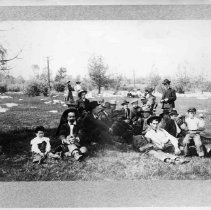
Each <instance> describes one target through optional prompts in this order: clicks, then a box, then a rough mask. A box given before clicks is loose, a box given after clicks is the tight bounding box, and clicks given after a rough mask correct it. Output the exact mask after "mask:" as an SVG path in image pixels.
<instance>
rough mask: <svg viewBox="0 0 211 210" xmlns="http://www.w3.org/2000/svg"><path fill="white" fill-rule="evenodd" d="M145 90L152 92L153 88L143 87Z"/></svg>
mask: <svg viewBox="0 0 211 210" xmlns="http://www.w3.org/2000/svg"><path fill="white" fill-rule="evenodd" d="M144 90H145V92H152V91H153V88H151V87H145V89H144Z"/></svg>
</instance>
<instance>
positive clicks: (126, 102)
mask: <svg viewBox="0 0 211 210" xmlns="http://www.w3.org/2000/svg"><path fill="white" fill-rule="evenodd" d="M125 104H129V102H128V101H127V100H124V101H123V102H122V103H121V105H125Z"/></svg>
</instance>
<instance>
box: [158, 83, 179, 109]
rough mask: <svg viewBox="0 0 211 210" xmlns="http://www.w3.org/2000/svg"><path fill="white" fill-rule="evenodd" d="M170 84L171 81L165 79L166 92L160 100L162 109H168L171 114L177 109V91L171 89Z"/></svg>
mask: <svg viewBox="0 0 211 210" xmlns="http://www.w3.org/2000/svg"><path fill="white" fill-rule="evenodd" d="M170 83H171V81H169V80H168V79H165V80H164V81H163V83H162V84H163V85H164V92H163V95H162V98H161V100H160V102H161V103H162V109H163V110H165V109H166V110H168V111H169V112H171V111H172V110H173V109H174V108H175V101H176V99H177V97H176V91H175V90H174V89H172V88H171V87H170Z"/></svg>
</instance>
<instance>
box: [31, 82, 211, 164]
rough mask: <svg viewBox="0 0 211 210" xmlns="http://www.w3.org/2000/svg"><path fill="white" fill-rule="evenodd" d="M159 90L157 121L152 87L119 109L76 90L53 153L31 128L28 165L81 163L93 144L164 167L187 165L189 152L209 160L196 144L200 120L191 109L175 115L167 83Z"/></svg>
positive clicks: (202, 124)
mask: <svg viewBox="0 0 211 210" xmlns="http://www.w3.org/2000/svg"><path fill="white" fill-rule="evenodd" d="M163 85H164V89H165V90H164V92H163V95H162V98H161V101H160V102H161V103H162V109H163V113H161V114H160V115H156V108H157V105H158V103H157V102H156V97H155V96H154V95H153V94H152V93H153V88H151V87H146V88H145V93H144V95H143V96H141V97H140V98H138V99H134V100H132V101H131V102H129V101H127V100H124V101H123V102H122V103H121V106H122V107H121V108H118V109H117V102H116V101H115V100H111V101H104V100H102V101H100V102H98V101H89V100H88V99H87V98H86V94H87V91H86V90H79V91H78V99H77V100H76V101H72V102H71V103H70V104H69V107H68V109H67V110H65V111H64V112H63V114H62V116H61V119H60V124H59V126H58V129H57V133H56V135H57V137H58V139H59V142H60V144H59V146H58V147H56V148H54V149H51V145H50V140H49V138H46V137H44V128H43V127H42V126H39V127H37V128H36V138H34V139H33V140H32V141H31V145H32V147H31V151H32V154H33V162H38V163H41V162H42V160H44V159H45V158H46V157H50V158H61V157H63V156H67V157H68V156H69V157H73V158H74V159H75V160H78V161H81V160H83V158H84V157H85V155H86V154H88V153H89V150H90V148H91V147H92V146H93V145H95V144H102V145H103V144H115V145H119V144H124V145H128V146H131V147H132V148H134V149H135V150H136V151H139V152H141V153H145V152H147V153H149V154H150V155H153V156H154V157H155V158H157V159H159V160H162V161H164V162H169V163H185V162H188V161H189V160H188V159H187V158H186V156H191V155H193V151H194V149H195V151H196V153H197V155H198V156H199V157H204V156H206V155H208V154H209V152H210V149H209V148H206V147H205V146H204V145H203V144H202V141H201V139H200V132H201V131H202V130H204V128H205V121H204V119H203V116H200V117H199V118H198V117H196V116H195V115H196V109H195V108H194V107H193V108H189V109H188V110H187V112H188V116H184V115H179V114H178V113H177V111H176V110H175V100H176V93H175V90H174V89H172V88H171V86H170V81H169V80H167V79H165V80H164V81H163ZM129 105H130V106H131V107H130V108H129ZM192 140H193V141H192ZM39 148H40V149H39ZM181 154H184V155H183V156H182V155H181Z"/></svg>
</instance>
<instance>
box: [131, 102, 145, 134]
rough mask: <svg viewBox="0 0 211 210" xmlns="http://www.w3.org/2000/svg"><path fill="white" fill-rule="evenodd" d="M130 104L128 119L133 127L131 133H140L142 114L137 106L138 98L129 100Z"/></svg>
mask: <svg viewBox="0 0 211 210" xmlns="http://www.w3.org/2000/svg"><path fill="white" fill-rule="evenodd" d="M130 103H131V104H132V109H131V111H130V119H131V124H132V127H133V134H134V135H140V134H141V133H142V127H143V123H142V114H141V107H140V106H138V99H135V100H133V101H131V102H130Z"/></svg>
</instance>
